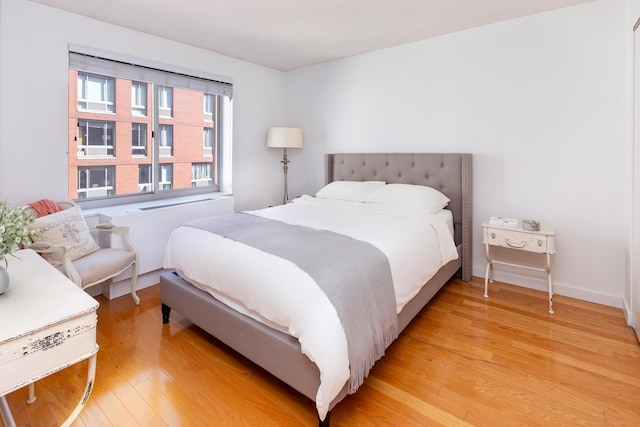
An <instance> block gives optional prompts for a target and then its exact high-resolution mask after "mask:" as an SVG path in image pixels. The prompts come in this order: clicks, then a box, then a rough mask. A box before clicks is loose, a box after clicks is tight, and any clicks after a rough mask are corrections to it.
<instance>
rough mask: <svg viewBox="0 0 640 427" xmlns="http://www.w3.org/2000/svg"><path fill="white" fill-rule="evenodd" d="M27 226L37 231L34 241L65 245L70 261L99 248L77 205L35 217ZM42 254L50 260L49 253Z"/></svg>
mask: <svg viewBox="0 0 640 427" xmlns="http://www.w3.org/2000/svg"><path fill="white" fill-rule="evenodd" d="M29 228H30V229H32V230H37V231H38V234H37V235H35V236H33V237H32V240H33V241H34V243H35V242H48V243H51V244H52V245H60V246H65V247H66V248H67V252H69V255H70V256H71V260H72V261H73V260H76V259H78V258H80V257H83V256H85V255H87V254H90V253H92V252H95V251H97V250H98V249H100V248H99V247H98V245H97V244H96V242H95V240H93V237H91V232H90V231H89V227H87V223H86V222H85V220H84V217H83V216H82V212H81V211H80V207H79V206H74V207H72V208H69V209H65V210H63V211H60V212H56V213H53V214H50V215H46V216H43V217H40V218H37V219H35V220H34V221H33V222H32V223H31V224H29ZM43 256H44V257H45V259H47V260H49V261H52V260H51V259H50V258H51V255H47V254H44V255H43Z"/></svg>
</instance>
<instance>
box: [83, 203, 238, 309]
mask: <svg viewBox="0 0 640 427" xmlns="http://www.w3.org/2000/svg"><path fill="white" fill-rule="evenodd" d="M233 210H234V204H233V197H229V196H221V197H216V198H201V199H195V200H187V201H174V202H173V203H172V202H171V201H163V202H159V203H158V204H157V205H149V206H144V207H134V208H130V207H129V208H127V207H126V206H123V207H120V208H107V209H96V211H98V212H97V213H96V214H94V215H85V217H86V219H87V223H88V224H89V225H94V224H95V223H98V222H99V223H111V224H114V225H126V226H129V237H130V238H131V242H132V243H133V244H134V246H135V247H136V250H137V251H138V281H137V286H136V288H137V289H143V288H146V287H149V286H152V285H155V284H157V283H159V277H160V273H161V272H162V271H164V270H163V258H164V248H165V246H166V244H167V239H168V237H169V234H170V233H171V231H172V230H173V229H174V228H176V227H177V226H178V225H180V224H184V223H185V222H187V221H191V220H194V219H198V218H202V217H206V216H211V215H220V214H226V213H232V212H233ZM111 244H112V245H114V246H116V247H117V246H120V245H123V244H122V243H121V242H117V241H114V242H111ZM130 277H131V273H130V271H125V272H124V273H122V274H121V275H119V276H117V277H115V278H114V279H113V281H112V283H111V285H109V284H108V283H107V284H105V285H103V286H102V290H101V291H100V290H99V289H96V291H95V292H96V293H100V292H102V294H103V295H105V296H106V297H107V298H109V299H113V298H116V297H119V296H122V295H126V294H129V293H130V292H131V282H130V280H129V279H130ZM95 288H99V286H96V287H95ZM87 290H88V291H91V288H89V289H87Z"/></svg>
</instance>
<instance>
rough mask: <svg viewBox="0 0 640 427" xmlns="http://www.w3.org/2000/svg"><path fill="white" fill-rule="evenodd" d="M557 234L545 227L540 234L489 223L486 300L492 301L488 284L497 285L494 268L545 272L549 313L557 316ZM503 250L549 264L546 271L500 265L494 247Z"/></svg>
mask: <svg viewBox="0 0 640 427" xmlns="http://www.w3.org/2000/svg"><path fill="white" fill-rule="evenodd" d="M555 235H556V233H555V230H554V228H553V227H552V226H550V225H548V224H541V225H540V230H539V231H530V230H524V229H523V228H522V224H519V225H518V227H515V228H512V227H505V226H500V225H492V224H490V223H489V221H485V222H484V223H482V243H484V244H485V253H486V256H487V270H486V272H485V275H484V297H485V298H488V297H489V293H488V290H487V286H488V283H489V282H491V283H493V265H494V264H502V265H509V266H511V267H519V268H527V269H529V270H536V271H542V272H546V273H547V283H548V287H549V291H548V292H549V313H550V314H553V282H552V281H551V255H553V254H555V253H556V237H555ZM494 246H500V247H503V248H509V249H516V250H520V251H527V252H533V253H538V254H545V255H546V256H547V264H546V266H545V267H544V268H538V267H532V266H529V265H522V264H514V263H510V262H505V261H497V260H495V259H494V258H493V253H492V251H491V247H494Z"/></svg>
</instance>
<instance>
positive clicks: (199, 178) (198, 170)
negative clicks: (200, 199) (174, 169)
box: [191, 163, 212, 187]
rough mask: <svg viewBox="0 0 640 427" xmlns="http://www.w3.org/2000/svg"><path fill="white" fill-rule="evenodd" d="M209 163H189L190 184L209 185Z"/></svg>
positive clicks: (196, 185) (193, 185) (197, 185)
mask: <svg viewBox="0 0 640 427" xmlns="http://www.w3.org/2000/svg"><path fill="white" fill-rule="evenodd" d="M211 166H212V165H211V163H194V164H193V165H191V186H192V187H202V186H205V185H211Z"/></svg>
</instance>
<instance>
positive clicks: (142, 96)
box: [131, 82, 147, 117]
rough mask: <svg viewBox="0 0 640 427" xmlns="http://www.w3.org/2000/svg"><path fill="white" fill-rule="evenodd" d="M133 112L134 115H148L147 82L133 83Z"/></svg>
mask: <svg viewBox="0 0 640 427" xmlns="http://www.w3.org/2000/svg"><path fill="white" fill-rule="evenodd" d="M131 114H132V115H134V116H143V117H144V116H146V115H147V84H146V83H141V82H132V83H131Z"/></svg>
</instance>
